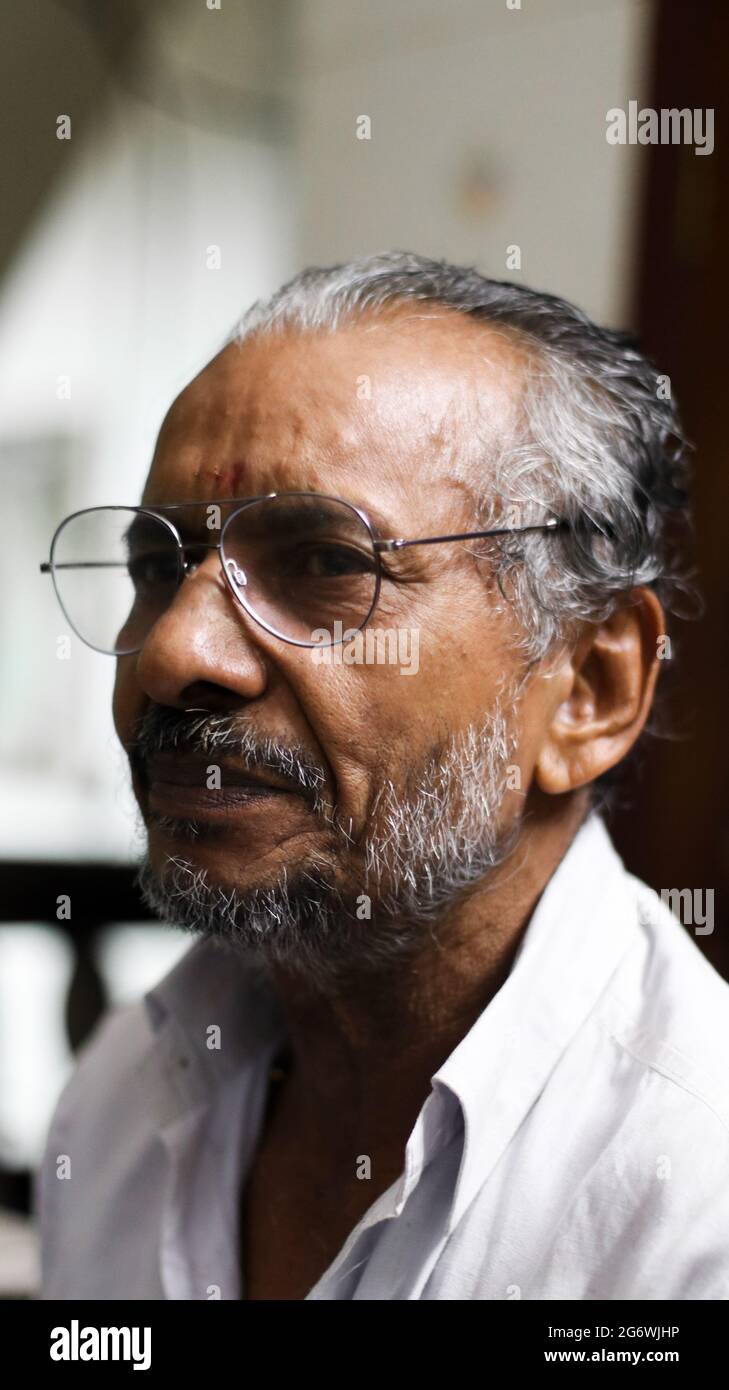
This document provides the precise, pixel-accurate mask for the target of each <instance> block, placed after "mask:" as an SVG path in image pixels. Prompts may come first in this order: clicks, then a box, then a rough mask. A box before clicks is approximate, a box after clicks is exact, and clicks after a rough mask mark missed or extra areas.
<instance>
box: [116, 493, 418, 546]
mask: <svg viewBox="0 0 729 1390" xmlns="http://www.w3.org/2000/svg"><path fill="white" fill-rule="evenodd" d="M290 491H291V492H293V493H296V492H297V491H300V492H301V493H303V495H304V496H306V495H307V494H306V492H305V490H304V489H296V488H292V489H290ZM272 495H273V496H278V497H281V496H285V495H286V490H283V491H282V492H280V493H275V494H271V493H268V492H260V493H255V494H254V495H253V496H251V497H201V498H195V499H194V500H192V501H188V502H142V503H141V504H140V505H141V507H142V508H143V510H145V511H148V512H160V513H162V514H163V515H164V513H165V512H167V511H173V510H177V509H180V508H183V507H230V506H233V505H234V504H236V503H237V504H239V505H240V504H242V503H243V502H253V501H259V500H262V499H263V498H265V497H270V496H272ZM308 495H309V496H311V497H330V496H336V495H335V494H332V493H328V492H322V493H320V492H311V493H310V494H308ZM338 500H339V501H340V502H348V503H349V505H350V506H351V507H356V508H357V509H358V510H359V511H361V512H363V513H364V515H365V516H366V517H367V519H368V521H370V522H371V523H372V528H373V530H374V531H376V533H377V535H378V536H379V537H381V538H382V539H387V538H388V537H390V536H391V535H394V534H395V533H396V532H397V534H398V535H399V534H401V532H399V531H397V528H396V527H395V526H394V524H393V522H392V521H389V520H388V519H387V518H386V517H385V516H384V514H383V513H382V512H380V511H378V510H377V508H376V507H374V506H371V505H370V503H369V502H363V501H355V500H354V499H353V498H351V497H340V498H339V499H338Z"/></svg>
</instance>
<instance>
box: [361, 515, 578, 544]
mask: <svg viewBox="0 0 729 1390" xmlns="http://www.w3.org/2000/svg"><path fill="white" fill-rule="evenodd" d="M567 524H568V523H567V522H566V521H561V520H560V518H559V517H556V516H555V517H552V518H551V519H550V520H549V521H543V522H541V523H540V524H539V525H537V526H502V527H498V528H496V529H495V530H492V531H457V532H456V533H455V534H454V535H452V536H421V537H420V538H419V539H417V540H413V541H406V540H392V541H375V547H376V549H377V550H404V548H405V546H408V545H439V544H440V543H441V542H442V541H469V540H478V539H479V538H480V537H483V536H513V535H519V534H521V532H523V531H556V530H558V529H559V528H560V527H562V526H567Z"/></svg>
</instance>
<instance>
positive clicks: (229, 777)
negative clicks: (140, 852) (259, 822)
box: [143, 753, 294, 816]
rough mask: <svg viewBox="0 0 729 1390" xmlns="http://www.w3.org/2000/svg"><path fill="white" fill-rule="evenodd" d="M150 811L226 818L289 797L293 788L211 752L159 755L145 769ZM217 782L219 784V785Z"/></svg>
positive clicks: (162, 813) (256, 770)
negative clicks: (260, 804) (230, 814)
mask: <svg viewBox="0 0 729 1390" xmlns="http://www.w3.org/2000/svg"><path fill="white" fill-rule="evenodd" d="M143 780H144V788H145V793H146V798H145V799H146V800H147V803H148V806H149V809H150V810H151V811H153V812H157V813H158V814H160V815H176V816H185V815H188V816H194V815H198V816H199V815H203V814H204V815H205V816H215V815H225V814H227V813H230V812H231V811H232V810H236V809H241V808H243V807H246V806H250V805H252V804H254V803H256V802H263V801H267V800H269V799H270V798H276V797H281V796H287V795H289V796H290V795H291V794H292V793H293V791H294V789H293V788H292V787H291V785H287V784H285V783H282V782H280V781H278V780H277V779H276V778H275V777H274V776H273V775H272V776H271V777H270V780H269V775H268V773H266V774H265V776H264V775H263V774H262V773H261V772H259V770H258V769H257V768H245V767H240V766H238V765H236V764H234V763H230V762H226V760H225V759H221V760H217V759H216V757H215V754H214V753H209V754H207V755H206V756H205V757H202V758H201V757H199V756H192V755H190V754H186V753H158V754H155V755H154V757H152V758H150V759H149V761H148V762H147V763H146V765H145V768H144V777H143ZM218 783H219V785H218Z"/></svg>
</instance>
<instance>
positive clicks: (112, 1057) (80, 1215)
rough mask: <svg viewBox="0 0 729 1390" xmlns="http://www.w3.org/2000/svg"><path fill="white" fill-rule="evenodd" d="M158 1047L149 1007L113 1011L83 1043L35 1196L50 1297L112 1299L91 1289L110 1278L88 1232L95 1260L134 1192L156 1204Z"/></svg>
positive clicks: (52, 1130)
mask: <svg viewBox="0 0 729 1390" xmlns="http://www.w3.org/2000/svg"><path fill="white" fill-rule="evenodd" d="M155 1048H156V1042H155V1039H154V1036H153V1033H152V1030H151V1027H150V1023H149V1020H148V1016H147V1011H146V1008H145V1005H144V1003H143V1002H139V1003H135V1004H132V1005H128V1006H124V1007H122V1008H118V1009H115V1010H113V1011H112V1012H111V1013H109V1014H107V1015H106V1016H105V1017H104V1018H103V1019H102V1020H101V1021H100V1023H99V1024H98V1025H97V1027H96V1029H95V1030H94V1032H93V1033H92V1034H91V1036H90V1037H89V1038H88V1039H87V1041H86V1043H85V1044H84V1046H83V1047H82V1049H81V1051H80V1053H79V1055H78V1058H77V1061H76V1065H75V1068H74V1071H73V1073H72V1074H71V1076H70V1078H69V1080H68V1081H67V1083H66V1085H65V1086H64V1088H63V1091H62V1092H61V1095H60V1097H59V1099H58V1101H57V1103H56V1107H55V1110H54V1112H53V1116H52V1119H51V1123H50V1127H49V1130H48V1134H47V1137H46V1143H45V1149H44V1153H43V1157H42V1161H41V1164H40V1167H39V1169H38V1171H37V1173H36V1175H35V1183H34V1191H33V1204H34V1209H35V1215H36V1218H37V1221H38V1225H39V1230H40V1240H41V1259H42V1268H43V1297H45V1298H49V1297H50V1298H66V1297H74V1296H77V1297H104V1296H106V1295H105V1294H103V1293H98V1294H95V1293H94V1292H93V1288H94V1287H99V1288H101V1287H102V1286H103V1280H104V1277H105V1276H104V1274H103V1261H101V1260H100V1258H97V1257H96V1254H92V1253H91V1251H90V1245H91V1243H92V1241H91V1230H92V1227H93V1228H94V1232H95V1234H94V1242H93V1243H94V1247H95V1251H96V1253H97V1254H98V1253H99V1252H101V1251H102V1250H103V1249H104V1248H108V1242H109V1241H111V1242H112V1244H114V1243H115V1242H118V1239H119V1235H120V1232H119V1229H112V1228H111V1224H110V1223H111V1216H112V1209H113V1211H114V1213H115V1215H114V1220H115V1221H116V1223H117V1227H118V1217H119V1209H120V1204H121V1207H122V1208H124V1207H125V1204H126V1202H127V1197H130V1196H131V1191H132V1187H133V1186H134V1185H135V1184H137V1186H138V1191H139V1196H140V1202H141V1205H144V1199H143V1196H142V1194H143V1192H144V1190H145V1187H146V1190H147V1192H148V1193H149V1195H150V1199H151V1193H152V1191H153V1190H154V1188H155V1186H156V1185H157V1182H156V1179H155V1171H156V1169H157V1168H159V1166H160V1165H159V1158H158V1157H156V1156H155V1151H156V1149H157V1147H158V1145H157V1144H156V1138H155V1135H156V1119H157V1116H158V1114H159V1111H160V1107H161V1104H162V1102H163V1095H162V1090H163V1087H164V1078H163V1074H162V1072H161V1071H160V1069H159V1067H158V1066H157V1065H156V1063H155ZM159 1176H161V1170H160V1175H159ZM142 1178H144V1183H142V1182H141V1181H140V1179H142ZM130 1213H131V1214H133V1212H132V1206H131V1205H130V1206H129V1212H128V1215H129V1214H130ZM149 1214H150V1215H151V1211H150V1213H149ZM107 1227H108V1228H107ZM71 1271H74V1273H73V1274H71ZM74 1279H80V1281H81V1282H80V1283H74ZM86 1279H88V1287H87V1284H85V1283H84V1280H86ZM97 1281H98V1282H97ZM66 1289H70V1292H66Z"/></svg>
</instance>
